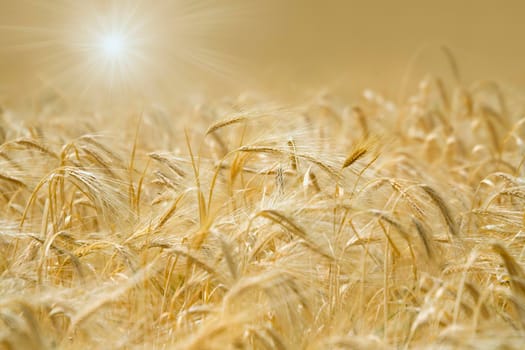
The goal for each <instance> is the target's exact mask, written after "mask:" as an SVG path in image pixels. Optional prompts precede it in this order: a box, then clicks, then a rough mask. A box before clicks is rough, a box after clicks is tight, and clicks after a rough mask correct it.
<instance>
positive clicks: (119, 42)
mask: <svg viewBox="0 0 525 350" xmlns="http://www.w3.org/2000/svg"><path fill="white" fill-rule="evenodd" d="M99 49H100V50H101V53H102V54H103V56H104V57H105V59H107V60H108V61H110V62H117V61H121V60H123V59H124V58H125V56H126V51H128V49H129V41H128V40H127V38H126V36H125V35H124V34H123V33H118V32H115V33H107V34H105V35H103V36H102V38H101V39H100V43H99Z"/></svg>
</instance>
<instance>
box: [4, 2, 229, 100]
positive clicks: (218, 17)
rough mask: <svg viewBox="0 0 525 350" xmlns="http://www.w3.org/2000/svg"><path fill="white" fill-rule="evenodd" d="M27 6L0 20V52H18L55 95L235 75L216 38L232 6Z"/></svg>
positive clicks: (99, 93)
mask: <svg viewBox="0 0 525 350" xmlns="http://www.w3.org/2000/svg"><path fill="white" fill-rule="evenodd" d="M33 5H35V4H34V2H33V1H30V2H27V3H26V7H23V6H22V7H21V8H22V9H23V10H24V11H25V10H27V11H29V12H30V13H28V14H27V16H23V18H21V19H18V20H13V23H10V24H4V25H2V26H0V44H1V47H2V48H3V49H1V50H0V55H3V56H4V57H2V56H0V58H5V56H6V55H12V56H13V57H12V60H13V62H17V61H18V62H17V64H21V63H19V62H23V61H24V60H23V59H22V58H25V60H26V61H28V62H30V63H31V66H32V67H31V69H32V70H31V71H32V72H34V74H33V75H34V76H36V77H38V80H39V82H40V85H43V86H44V87H46V88H51V89H53V90H55V91H59V92H60V95H64V96H67V97H69V98H71V97H74V98H75V99H81V100H88V101H90V102H91V101H93V100H101V99H102V100H108V99H109V100H111V101H112V102H115V101H116V99H117V98H118V97H126V98H129V97H130V96H135V97H137V96H139V97H140V96H150V97H151V96H158V95H159V94H162V93H173V92H176V91H180V89H181V88H183V87H188V86H191V84H196V83H197V82H198V79H196V78H195V77H196V76H199V75H202V74H206V75H207V76H209V77H210V78H211V79H213V77H220V78H221V79H222V78H226V79H235V77H234V74H233V69H232V67H233V66H234V65H235V66H238V65H239V64H238V59H236V58H233V57H232V56H231V55H228V53H227V52H221V50H220V49H218V45H216V44H217V42H218V40H217V37H218V36H220V35H219V34H221V30H222V31H225V30H223V29H222V28H223V27H224V25H223V24H224V22H225V21H232V17H233V16H232V13H233V14H234V13H235V9H234V8H233V7H232V8H230V7H228V6H222V7H221V8H220V9H217V7H218V6H217V5H213V6H211V7H210V6H209V5H210V4H209V1H200V2H197V3H195V2H190V1H187V0H179V1H160V2H154V3H150V2H146V1H141V0H129V1H119V2H116V1H114V2H104V1H95V2H83V3H78V2H71V1H59V2H57V3H53V4H38V6H33ZM214 6H215V8H214ZM35 8H36V9H35ZM210 8H211V10H210ZM219 10H220V11H219ZM36 11H38V13H32V12H36ZM32 17H34V18H32ZM26 18H27V19H29V20H27V19H26ZM226 31H227V30H226ZM222 34H224V35H226V36H227V35H229V34H228V33H226V34H225V33H222ZM230 34H231V33H230ZM231 36H232V35H230V37H231ZM15 52H16V55H17V57H14V55H15V54H14V53H15Z"/></svg>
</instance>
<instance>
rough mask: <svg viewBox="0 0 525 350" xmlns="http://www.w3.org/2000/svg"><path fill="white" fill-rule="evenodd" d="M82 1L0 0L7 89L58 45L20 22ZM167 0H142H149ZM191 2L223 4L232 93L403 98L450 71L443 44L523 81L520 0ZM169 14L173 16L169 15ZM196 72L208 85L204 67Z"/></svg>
mask: <svg viewBox="0 0 525 350" xmlns="http://www.w3.org/2000/svg"><path fill="white" fill-rule="evenodd" d="M74 3H75V2H72V1H27V0H24V1H7V0H2V1H1V2H0V25H1V26H2V28H3V29H1V30H0V45H1V46H0V77H1V78H0V93H2V95H3V96H6V95H9V94H10V93H11V92H12V91H14V90H16V89H17V88H18V91H20V87H23V88H24V89H25V91H29V90H30V89H29V90H28V87H35V86H38V84H39V83H38V81H37V78H36V77H38V76H39V74H40V73H41V71H42V70H45V67H44V65H43V64H42V63H41V62H42V61H41V60H39V59H41V58H42V57H45V56H46V55H50V51H52V50H53V48H52V47H51V46H50V47H46V46H45V45H41V46H38V45H33V47H32V48H31V49H28V48H22V49H21V48H20V47H18V46H20V45H21V44H24V43H27V42H32V41H31V40H37V41H38V38H40V37H45V35H43V34H42V33H38V31H32V32H31V31H27V30H26V31H24V30H22V31H17V30H14V29H13V28H12V27H16V26H33V27H38V28H46V26H50V25H55V28H56V23H59V22H60V21H61V20H63V19H64V17H66V16H71V11H70V10H66V9H67V8H68V6H69V7H71V4H74ZM78 3H80V2H77V4H78ZM100 3H104V2H100ZM161 3H162V1H150V2H144V1H143V2H142V5H143V6H153V7H155V6H159V4H161ZM192 3H198V6H195V7H196V10H195V11H201V10H202V9H207V10H209V9H215V12H213V11H210V12H209V14H208V15H207V16H209V18H208V19H207V21H209V23H210V24H209V26H208V27H207V28H204V29H203V28H200V29H199V30H208V31H209V32H210V38H209V39H208V44H209V47H210V48H211V49H213V50H216V51H217V52H219V53H220V54H221V55H222V56H223V57H226V59H225V60H223V61H224V62H225V65H227V66H228V67H229V68H228V72H229V73H227V74H223V77H221V78H219V79H210V80H209V85H212V84H217V81H219V83H218V85H221V84H222V83H221V81H228V84H229V85H228V86H230V87H232V90H227V91H235V89H234V88H233V87H235V88H238V89H239V90H244V89H269V88H271V89H273V91H282V92H283V93H284V92H294V91H297V90H301V89H304V88H311V89H319V88H327V89H329V90H334V91H346V92H352V93H355V92H358V91H361V90H362V89H364V88H373V89H375V90H378V91H380V92H382V93H384V94H387V95H391V96H396V94H397V93H398V90H399V89H400V86H401V81H402V80H403V77H404V76H405V74H408V77H409V78H410V80H411V81H412V82H415V81H416V80H418V79H420V78H422V77H423V76H424V75H425V74H426V73H429V72H431V73H432V74H437V75H442V76H444V77H445V78H446V77H447V76H450V71H451V70H450V67H449V63H448V62H447V59H446V57H445V55H444V54H443V52H442V50H441V47H442V46H443V45H445V46H446V47H448V48H449V49H450V50H451V52H452V53H453V55H454V57H455V59H456V61H457V64H458V66H459V71H460V74H461V79H462V82H463V83H466V84H468V83H469V82H471V81H473V80H477V79H493V80H497V81H499V82H501V83H503V84H505V85H507V86H510V87H511V88H516V89H522V88H523V87H524V86H525V69H524V66H523V62H524V61H525V47H524V45H523V34H524V33H525V21H524V20H523V13H525V12H524V10H525V3H524V2H522V1H486V0H485V1H450V0H447V1H413V0H405V1H343V0H330V1H314V0H288V1H278V0H266V1H238V0H230V1H200V2H192ZM192 6H193V5H192ZM101 8H103V7H101ZM199 9H200V10H199ZM75 15H78V16H79V18H80V16H81V15H82V14H81V13H77V14H75ZM163 21H165V22H169V21H170V16H169V14H168V15H167V16H166V18H164V19H163ZM168 24H169V23H168ZM196 27H197V25H196ZM6 28H8V29H6ZM190 30H191V29H190ZM35 38H36V39H35ZM22 46H23V45H22ZM29 46H31V45H29ZM407 72H408V73H407ZM195 76H196V78H195V79H198V80H201V81H203V82H204V85H206V84H208V83H207V81H206V79H207V77H208V76H209V75H208V74H206V72H204V73H202V72H201V74H196V75H195ZM223 78H224V79H223ZM79 79H81V77H79ZM221 79H222V80H221ZM222 91H223V92H224V89H223V90H222Z"/></svg>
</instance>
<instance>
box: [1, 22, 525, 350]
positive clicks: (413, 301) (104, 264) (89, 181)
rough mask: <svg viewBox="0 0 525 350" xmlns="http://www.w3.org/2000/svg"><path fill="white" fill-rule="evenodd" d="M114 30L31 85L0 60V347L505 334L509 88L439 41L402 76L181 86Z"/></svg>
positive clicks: (517, 153)
mask: <svg viewBox="0 0 525 350" xmlns="http://www.w3.org/2000/svg"><path fill="white" fill-rule="evenodd" d="M5 28H6V26H4V27H2V26H0V33H4V37H3V38H6V37H7V38H12V37H13V36H14V35H15V34H13V33H16V30H15V31H13V28H11V27H10V28H8V32H9V33H10V34H9V35H7V34H5V33H6V30H7V29H5ZM15 29H16V28H15ZM18 29H19V28H18ZM18 29H17V30H18ZM119 33H120V32H119ZM119 33H117V34H118V35H117V34H115V33H112V34H111V35H109V36H103V38H102V39H101V40H102V41H101V42H99V43H98V44H97V45H94V46H90V47H89V50H88V51H89V52H91V51H92V50H100V52H99V53H98V54H97V55H96V56H97V57H92V58H91V59H90V60H88V61H89V62H88V63H89V64H87V63H86V62H84V63H85V64H84V65H82V64H81V65H78V66H77V67H76V68H75V72H76V73H70V74H73V75H68V76H67V79H65V80H60V81H55V82H54V83H53V84H50V83H46V84H45V85H46V86H45V88H44V89H43V90H41V91H40V92H39V93H38V94H36V95H34V91H33V90H31V94H33V95H31V97H29V96H24V95H23V92H21V91H23V89H24V88H25V86H26V85H23V84H21V83H20V82H18V83H15V82H14V81H15V80H16V79H15V80H9V79H12V78H8V75H7V73H6V78H5V79H6V81H7V82H8V84H7V85H8V87H9V88H8V89H6V90H4V91H6V92H2V94H0V97H1V99H0V102H1V103H2V104H1V108H0V349H195V350H197V349H283V350H284V349H412V348H415V349H457V348H460V349H520V348H522V346H523V344H525V265H524V264H525V94H523V93H522V92H521V91H520V89H518V88H516V87H515V86H511V85H512V84H505V83H500V82H497V81H494V80H493V79H486V78H485V77H484V76H483V74H482V73H479V76H478V77H477V79H470V78H469V79H466V78H465V77H464V75H465V70H462V69H460V66H461V60H458V59H457V57H456V55H455V53H454V52H453V51H452V50H451V49H449V48H448V47H447V46H441V47H440V49H439V50H437V51H439V55H441V56H440V57H441V58H442V61H443V62H445V64H444V66H446V69H445V73H444V74H441V73H436V74H434V73H432V72H431V73H428V74H421V76H418V75H417V72H415V73H414V72H413V73H412V75H410V78H411V79H415V80H417V83H416V84H414V83H413V82H412V81H409V80H408V78H407V79H405V81H403V80H402V79H400V80H397V81H395V82H392V81H390V82H389V83H388V84H389V85H388V86H389V87H388V88H385V87H384V86H380V85H378V84H377V77H371V78H370V84H371V85H372V86H371V87H367V86H365V85H360V86H358V87H356V88H359V89H360V90H359V92H358V93H353V92H352V93H348V91H337V89H334V90H336V91H331V90H330V89H329V88H326V86H324V85H321V84H320V85H318V86H317V87H316V89H314V90H313V91H314V92H313V93H312V89H311V88H310V87H308V88H307V87H306V86H307V85H308V84H306V83H304V82H302V83H301V84H304V85H301V86H302V90H301V89H299V88H297V87H294V89H295V90H298V89H299V90H301V93H298V94H296V95H295V96H294V97H290V95H287V94H286V93H285V92H283V90H279V89H276V90H272V89H270V88H269V86H270V85H271V84H273V85H272V86H279V85H280V86H283V84H284V82H283V81H284V80H286V79H291V78H292V77H293V74H290V75H288V76H287V78H286V79H285V78H282V79H278V78H275V79H274V77H270V78H269V79H268V81H267V83H268V85H266V88H263V87H261V86H262V85H259V86H258V89H256V88H252V87H246V88H243V83H242V81H241V82H240V83H239V82H237V83H239V84H238V85H237V87H236V88H233V87H232V88H231V90H226V91H225V92H224V91H223V93H222V94H217V93H211V92H206V93H201V94H200V95H199V96H198V97H195V96H196V95H195V94H193V95H191V96H186V95H184V96H183V95H179V94H178V91H180V89H178V90H176V89H175V87H173V89H171V88H170V87H169V79H166V80H163V81H162V83H159V84H158V85H157V84H156V83H154V82H151V81H150V82H149V83H146V81H147V76H148V74H147V73H148V72H151V74H152V75H153V76H155V77H159V76H161V75H162V73H163V72H164V71H163V69H164V68H165V66H163V65H160V66H158V65H157V66H156V67H157V68H155V70H154V71H153V70H152V71H148V70H147V69H148V68H147V67H150V66H149V65H147V64H145V65H144V66H141V68H140V69H142V70H145V71H142V72H141V74H138V75H137V74H135V75H134V74H132V73H131V71H123V70H124V69H125V68H122V70H119V69H120V68H119V69H116V68H115V67H120V66H121V65H123V62H124V58H123V56H126V55H127V56H133V55H134V53H135V51H136V47H135V46H134V45H135V44H136V43H132V44H128V43H127V42H126V40H124V39H125V38H123V37H121V36H120V34H119ZM0 39H2V37H1V36H0ZM17 40H21V39H17ZM1 42H2V40H0V43H1ZM2 45H4V44H2ZM136 45H138V44H136ZM152 45H153V44H152ZM203 45H204V44H203ZM153 46H154V47H155V48H158V42H155V43H154V45H153ZM130 47H133V49H131V48H130ZM4 48H8V49H6V51H8V52H14V51H13V50H14V49H12V46H9V45H7V44H5V45H4ZM24 50H25V49H24ZM31 50H36V49H35V48H34V47H31V48H30V50H29V52H35V51H31ZM27 52H28V51H23V52H22V53H20V55H22V56H23V55H26V54H27ZM6 55H7V54H4V56H2V55H0V63H2V62H4V66H0V67H1V69H0V72H1V71H2V70H4V71H6V72H7V71H8V68H5V67H7V63H6V62H8V63H9V64H13V66H12V67H15V66H14V63H13V62H12V61H10V60H12V57H11V58H6V57H7V56H6ZM156 55H157V57H159V56H162V55H161V54H160V53H159V52H157V53H156ZM15 56H16V55H15ZM22 56H20V57H22ZM99 56H100V57H99ZM459 56H461V55H459ZM192 57H193V58H195V56H192ZM201 58H202V57H201ZM460 58H461V57H460ZM2 59H3V61H2ZM195 59H196V58H195ZM318 60H320V59H318ZM102 62H105V65H106V66H105V69H106V71H105V72H102V71H101V72H98V73H99V74H98V75H97V76H94V77H92V78H93V79H92V81H91V82H90V84H91V85H90V86H89V88H88V87H84V86H81V87H82V88H83V89H82V90H83V92H82V96H81V97H82V98H76V97H75V98H71V95H68V91H69V92H71V94H73V92H72V91H74V93H75V94H76V95H75V96H77V97H78V96H79V95H80V93H78V89H79V85H78V84H77V83H76V82H75V84H73V83H71V81H73V80H76V79H75V77H77V75H75V74H80V73H78V72H79V71H81V70H83V69H84V68H85V67H89V69H94V68H93V67H95V66H100V64H101V63H102ZM153 62H155V61H154V60H153ZM162 62H163V63H166V60H162ZM319 62H321V61H319ZM322 62H325V61H322ZM458 62H459V63H458ZM20 64H21V65H22V64H23V62H22V63H20ZM86 64H87V65H86ZM166 66H167V65H166ZM21 67H22V66H21ZM24 67H25V66H24ZM13 69H14V68H13ZM17 69H18V70H16V71H15V73H16V74H15V73H13V74H12V75H13V76H14V77H15V78H16V77H17V76H18V77H20V80H23V79H27V78H22V77H23V76H24V72H23V69H22V68H20V67H18V68H17ZM24 69H26V68H24ZM27 69H28V68H27ZM54 69H55V68H53V69H49V70H46V74H50V72H55V73H53V74H58V72H57V71H56V70H54ZM182 71H185V68H184V67H183V68H180V70H179V71H177V72H182ZM197 71H198V70H196V72H197ZM192 72H193V71H186V74H187V75H188V77H185V79H188V80H185V81H188V82H189V81H190V80H191V79H190V78H191V74H196V75H195V76H197V75H198V76H199V77H200V78H199V79H205V78H203V77H206V75H207V74H208V73H207V71H202V70H201V71H200V73H195V72H193V73H192ZM108 73H111V74H109V75H111V77H110V78H111V79H113V83H114V82H115V81H117V83H115V84H113V83H112V84H110V85H107V84H106V85H104V84H103V80H104V79H105V78H108V76H109V75H108ZM467 73H468V74H470V73H472V72H470V73H469V71H468V69H467ZM170 74H171V73H170ZM283 74H284V73H283ZM367 74H368V73H367ZM468 74H467V75H468ZM130 76H132V78H133V79H137V80H135V81H140V82H142V83H143V86H148V88H150V87H151V89H150V90H149V91H148V93H142V94H141V95H140V97H137V96H138V93H137V88H136V87H134V88H133V89H127V90H126V91H125V92H122V87H123V86H129V85H132V82H133V81H132V80H131V78H130ZM239 76H240V75H239ZM170 77H171V76H170ZM210 79H212V78H210ZM272 79H274V80H272ZM359 79H361V80H363V81H365V82H366V81H367V80H366V74H365V75H364V76H363V77H360V78H359ZM359 79H357V80H358V81H361V80H359ZM206 81H207V80H205V81H204V82H206ZM210 81H211V80H210ZM19 83H20V85H17V84H19ZM55 83H56V84H55ZM339 83H340V82H339ZM30 84H33V82H32V81H31V83H30ZM54 84H55V85H54ZM166 84H167V85H166ZM210 84H211V83H210ZM309 84H310V85H308V86H311V85H312V84H313V83H312V82H310V83H309ZM349 84H350V83H349ZM385 84H387V83H385ZM15 85H17V87H20V86H22V88H17V89H15V88H14V86H15ZM101 85H104V86H103V87H100V86H101ZM204 85H206V84H204ZM313 85H314V86H315V84H313ZM374 86H376V88H374ZM97 89H98V92H99V94H100V95H104V96H103V98H101V96H97ZM166 89H168V90H166ZM196 89H199V87H198V86H197V87H196ZM265 89H266V90H265ZM131 90H133V91H131ZM161 90H162V91H161ZM0 91H2V90H0ZM14 91H16V92H14ZM27 91H29V90H26V92H27ZM42 91H43V92H42ZM115 91H118V93H117V92H115ZM175 91H177V92H175ZM239 91H240V92H239ZM392 91H395V92H396V93H392ZM21 94H22V95H21ZM27 94H28V95H29V94H30V93H29V92H27ZM152 94H158V95H156V96H160V95H162V96H166V95H167V96H172V97H171V98H170V99H168V100H167V102H166V103H164V104H163V103H159V102H158V101H159V100H161V99H160V98H159V99H155V101H153V100H154V99H153V98H152V96H153V95H152ZM279 94H280V95H279ZM117 95H118V96H117ZM34 96H37V97H34ZM86 96H89V97H90V98H89V99H86ZM126 96H127V97H126ZM349 96H350V97H349ZM33 97H34V98H33ZM112 99H113V100H112ZM95 100H96V101H97V102H96V108H91V109H90V108H89V103H93V106H95V102H93V101H95ZM112 101H113V102H112ZM164 101H166V100H164Z"/></svg>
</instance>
